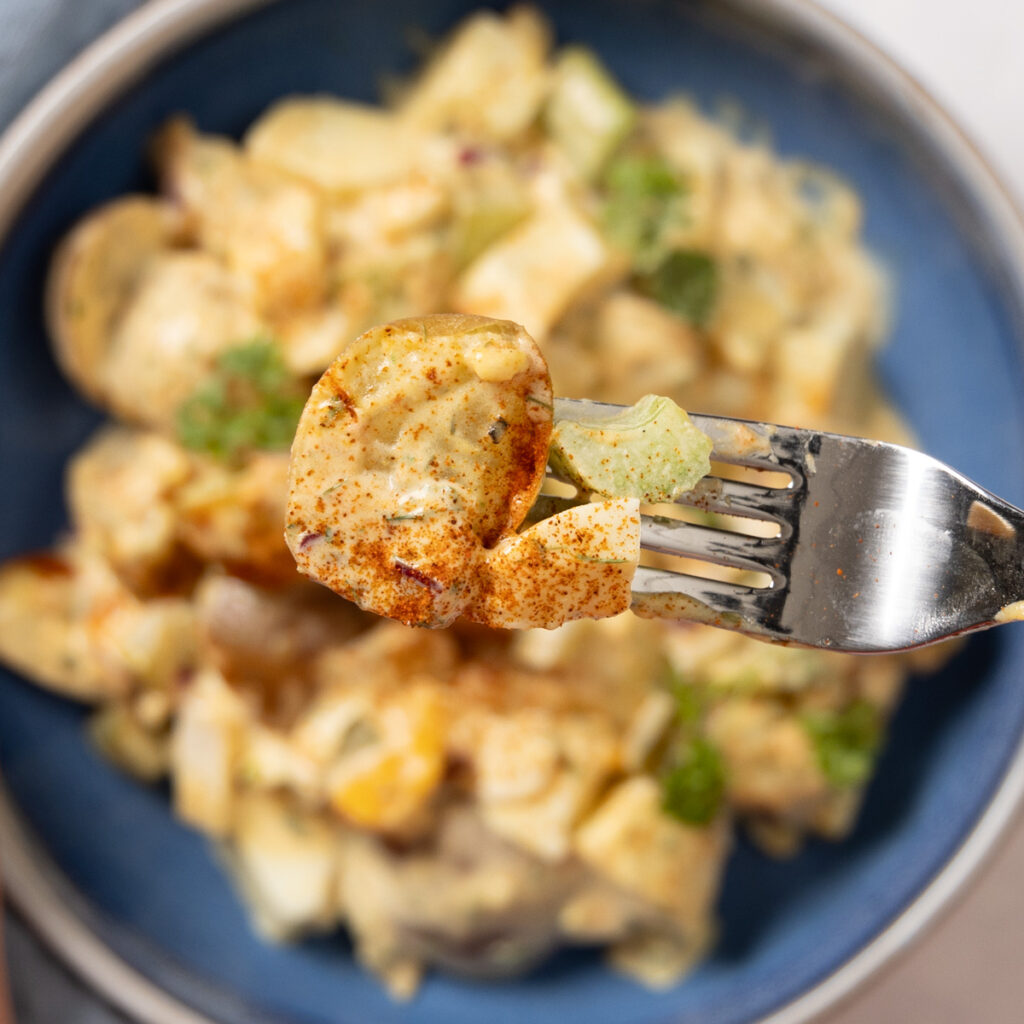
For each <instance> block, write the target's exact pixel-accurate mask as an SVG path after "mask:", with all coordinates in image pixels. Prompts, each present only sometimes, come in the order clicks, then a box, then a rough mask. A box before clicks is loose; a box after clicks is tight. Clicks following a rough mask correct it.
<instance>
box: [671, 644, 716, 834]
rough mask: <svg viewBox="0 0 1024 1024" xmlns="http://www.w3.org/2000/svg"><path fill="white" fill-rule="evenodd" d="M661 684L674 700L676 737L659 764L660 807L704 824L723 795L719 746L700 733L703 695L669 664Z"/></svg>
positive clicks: (714, 811)
mask: <svg viewBox="0 0 1024 1024" xmlns="http://www.w3.org/2000/svg"><path fill="white" fill-rule="evenodd" d="M664 685H665V686H666V688H667V689H668V690H669V692H671V694H672V696H673V697H675V701H676V737H675V739H674V740H673V742H672V744H671V745H670V746H669V748H668V750H667V752H666V753H665V755H664V759H663V761H662V765H661V808H662V810H663V811H664V812H665V813H666V814H670V815H672V817H674V818H678V819H679V820H680V821H683V822H685V823H686V824H687V825H707V824H708V823H709V822H711V821H713V820H714V818H715V816H716V815H717V814H718V811H719V808H720V807H721V806H722V800H723V799H724V797H725V764H724V762H723V761H722V756H721V754H720V753H719V752H718V748H717V747H716V746H715V745H714V744H713V743H712V742H711V741H710V740H709V739H707V738H706V737H704V736H702V735H701V734H700V729H701V724H702V721H703V718H704V710H705V700H706V695H705V693H704V691H702V690H701V689H700V688H699V687H697V686H694V685H693V684H692V683H688V682H686V681H685V680H684V679H683V678H682V677H681V676H680V675H679V673H678V671H677V670H676V668H675V666H674V665H672V664H671V663H668V664H667V665H666V668H665V680H664Z"/></svg>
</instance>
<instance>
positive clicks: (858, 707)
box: [802, 700, 882, 789]
mask: <svg viewBox="0 0 1024 1024" xmlns="http://www.w3.org/2000/svg"><path fill="white" fill-rule="evenodd" d="M802 721H803V724H804V728H805V729H806V730H807V731H808V733H809V734H810V736H811V739H812V740H813V741H814V747H815V750H816V751H817V754H818V763H819V764H820V765H821V770H822V772H823V773H824V775H825V778H826V779H828V781H829V782H830V783H831V784H832V785H833V786H836V787H839V788H841V789H845V788H848V787H850V786H857V785H860V784H861V783H862V782H865V781H867V778H868V776H869V775H870V774H871V769H872V767H873V766H874V763H875V756H876V755H877V753H878V748H879V746H880V745H881V742H882V719H881V715H880V714H879V711H878V708H876V707H875V706H874V704H871V703H870V702H868V701H866V700H855V701H854V702H853V703H852V704H850V705H848V706H847V707H845V708H844V709H843V710H842V711H808V712H806V713H805V714H804V715H803V716H802Z"/></svg>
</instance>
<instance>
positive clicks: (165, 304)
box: [104, 252, 263, 429]
mask: <svg viewBox="0 0 1024 1024" xmlns="http://www.w3.org/2000/svg"><path fill="white" fill-rule="evenodd" d="M262 332H263V330H262V325H261V323H260V321H259V319H258V317H257V316H256V314H255V312H254V310H253V309H252V307H251V305H250V303H249V300H248V298H247V296H246V294H245V291H244V289H243V288H242V287H241V285H240V283H239V281H238V280H237V278H235V277H234V276H233V275H232V274H230V273H229V272H228V271H227V270H225V269H224V267H223V266H222V265H221V264H220V263H219V262H218V261H217V260H215V259H214V258H213V257H212V256H209V255H207V254H206V253H202V252H180V253H174V254H168V255H165V256H162V257H161V258H160V259H159V260H153V261H151V262H150V264H149V266H148V267H147V268H146V272H145V273H144V274H143V276H142V279H141V280H140V282H139V283H138V287H137V289H136V294H135V295H134V297H133V299H132V301H131V303H130V305H129V308H128V309H127V310H126V311H125V313H124V315H123V318H122V320H121V322H120V324H119V325H118V328H117V330H116V332H115V333H114V336H113V338H112V339H111V343H110V351H109V354H108V358H107V361H106V366H105V373H104V388H105V392H106V395H107V397H108V400H109V402H110V404H111V406H112V407H113V408H114V410H115V412H117V413H118V414H120V415H121V416H123V417H124V418H125V419H128V420H130V421H132V422H135V423H145V424H148V425H151V426H156V427H160V428H163V429H173V427H174V425H175V417H176V415H177V412H178V409H179V408H180V406H181V404H182V403H183V402H184V401H185V400H186V399H187V398H189V397H190V396H191V395H192V394H193V393H194V391H195V390H196V388H197V387H199V385H200V384H201V383H202V382H203V381H204V380H205V379H206V377H207V375H208V374H209V372H210V370H211V368H212V367H213V365H214V362H215V360H216V358H217V356H218V355H219V354H220V353H221V352H223V351H225V350H226V349H228V348H231V347H233V346H235V345H238V344H239V342H243V341H248V340H250V339H251V338H253V337H256V336H258V335H259V334H261V333H262Z"/></svg>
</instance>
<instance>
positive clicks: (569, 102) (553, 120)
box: [544, 46, 636, 178]
mask: <svg viewBox="0 0 1024 1024" xmlns="http://www.w3.org/2000/svg"><path fill="white" fill-rule="evenodd" d="M635 121H636V108H635V107H634V105H633V103H632V101H631V100H630V99H629V97H628V96H627V95H626V94H625V93H624V92H623V91H622V89H621V88H620V87H619V85H618V83H617V82H616V81H615V79H614V78H612V76H611V75H610V74H609V73H608V70H607V69H606V68H605V67H604V65H603V64H602V63H601V62H600V61H599V60H598V59H597V57H596V56H595V55H594V54H593V53H591V51H590V50H587V49H585V48H583V47H580V46H570V47H566V49H564V50H563V51H562V52H561V54H560V56H559V58H558V62H557V64H556V66H555V84H554V89H553V90H552V93H551V96H550V97H549V99H548V102H547V106H546V107H545V109H544V122H545V125H546V127H547V131H548V134H549V135H550V136H551V137H552V138H553V139H554V140H555V142H557V143H558V145H559V146H560V147H561V148H562V149H563V150H564V151H565V154H566V155H567V156H568V157H569V159H570V160H571V161H572V163H573V165H574V166H575V167H576V168H577V169H578V170H579V172H580V173H581V174H582V175H583V176H584V177H585V178H592V177H593V176H594V175H596V174H598V173H599V172H600V170H601V168H602V167H603V166H604V165H605V163H607V161H608V159H609V158H610V157H611V155H612V154H613V153H614V152H615V150H616V149H618V147H619V146H620V145H621V144H622V142H623V141H624V140H625V138H626V137H627V136H628V135H629V133H630V132H631V131H632V130H633V125H634V123H635Z"/></svg>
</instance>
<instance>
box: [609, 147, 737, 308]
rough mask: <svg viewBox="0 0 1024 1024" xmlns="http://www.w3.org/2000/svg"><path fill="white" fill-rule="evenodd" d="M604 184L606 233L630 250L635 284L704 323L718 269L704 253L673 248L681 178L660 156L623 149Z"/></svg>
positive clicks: (680, 219)
mask: <svg viewBox="0 0 1024 1024" xmlns="http://www.w3.org/2000/svg"><path fill="white" fill-rule="evenodd" d="M603 184H604V192H605V201H604V208H603V221H604V229H605V233H606V234H607V236H608V238H609V239H610V240H611V241H612V242H613V243H614V244H615V245H617V246H619V247H620V248H621V249H624V250H625V251H626V252H627V253H628V254H629V256H630V258H631V261H632V264H633V272H634V275H635V283H636V285H637V287H638V288H639V289H640V290H641V291H642V292H644V293H645V294H647V295H649V296H650V297H651V298H653V299H654V300H655V301H657V302H659V303H661V305H663V306H665V307H666V309H670V310H671V311H672V312H673V313H675V314H677V315H678V316H680V317H682V318H683V319H684V320H688V321H689V322H690V323H692V324H694V325H695V326H697V327H703V326H704V324H705V323H706V322H707V319H708V317H709V316H710V314H711V310H712V308H713V307H714V303H715V297H716V295H717V292H718V268H717V266H716V264H715V261H714V260H713V259H712V258H711V256H710V255H709V254H708V253H706V252H703V251H701V250H698V249H682V248H678V244H679V243H678V229H679V227H680V226H681V225H682V224H683V223H684V222H685V220H686V194H687V189H686V181H685V179H684V178H683V177H682V175H681V174H680V173H679V172H678V171H677V170H676V169H675V168H674V167H672V165H671V164H669V163H668V161H666V160H665V159H663V158H662V157H659V156H639V155H637V154H626V155H623V156H620V157H619V158H618V159H617V160H614V161H613V162H612V163H611V164H609V166H608V170H607V171H606V173H605V176H604V182H603ZM673 236H675V237H673Z"/></svg>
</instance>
